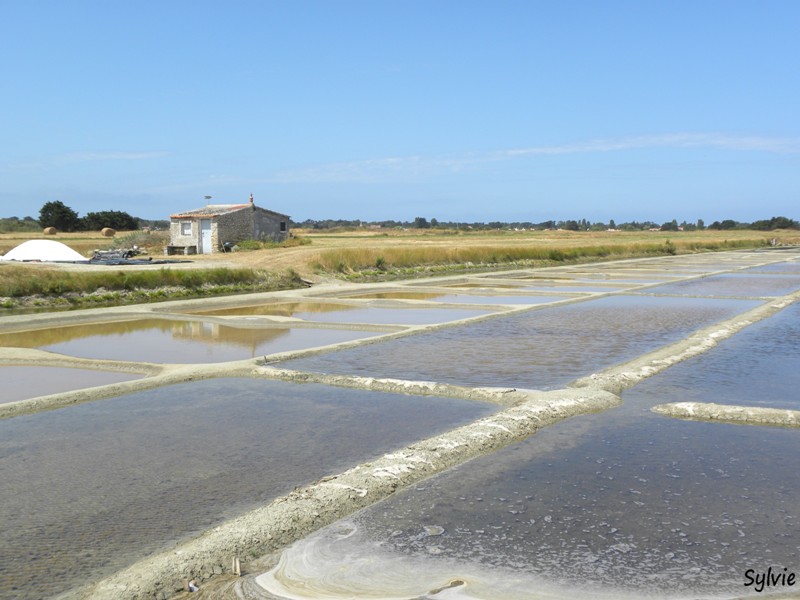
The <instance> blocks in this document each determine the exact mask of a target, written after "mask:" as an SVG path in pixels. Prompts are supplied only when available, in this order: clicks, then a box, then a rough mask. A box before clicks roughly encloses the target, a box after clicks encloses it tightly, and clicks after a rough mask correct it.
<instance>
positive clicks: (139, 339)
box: [0, 319, 378, 363]
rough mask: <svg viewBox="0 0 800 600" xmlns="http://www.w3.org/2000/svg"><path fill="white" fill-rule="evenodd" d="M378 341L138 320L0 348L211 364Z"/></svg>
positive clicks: (2, 338) (16, 337) (342, 334)
mask: <svg viewBox="0 0 800 600" xmlns="http://www.w3.org/2000/svg"><path fill="white" fill-rule="evenodd" d="M374 335H378V334H376V333H374V332H366V331H355V330H347V329H302V328H256V327H252V328H245V327H229V326H226V325H220V324H218V323H209V322H204V321H182V320H170V319H138V320H135V321H124V322H117V323H95V324H91V325H73V326H69V327H54V328H52V329H42V330H36V331H25V332H21V333H13V334H3V335H0V345H2V346H15V347H23V348H39V349H41V350H49V351H50V352H57V353H59V354H67V355H70V356H79V357H83V358H103V359H111V360H126V361H142V362H155V363H210V362H224V361H230V360H242V359H245V358H253V357H256V356H263V355H265V354H272V353H275V352H286V351H290V350H302V349H305V348H313V347H315V346H325V345H327V344H335V343H338V342H347V341H351V340H357V339H361V338H365V337H370V336H374Z"/></svg>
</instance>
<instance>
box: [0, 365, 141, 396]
mask: <svg viewBox="0 0 800 600" xmlns="http://www.w3.org/2000/svg"><path fill="white" fill-rule="evenodd" d="M141 377H144V375H141V374H138V373H116V372H113V371H95V370H92V369H62V368H59V367H18V366H4V365H0V380H2V381H3V385H2V388H1V389H0V404H2V403H5V402H15V401H17V400H25V399H27V398H35V397H37V396H45V395H47V394H56V393H58V392H69V391H71V390H79V389H82V388H87V387H94V386H98V385H106V384H109V383H119V382H120V381H131V380H133V379H139V378H141Z"/></svg>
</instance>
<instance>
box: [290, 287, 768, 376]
mask: <svg viewBox="0 0 800 600" xmlns="http://www.w3.org/2000/svg"><path fill="white" fill-rule="evenodd" d="M757 305H758V303H757V302H753V301H743V300H717V299H698V298H661V297H646V296H611V297H604V298H598V299H595V300H588V301H585V302H578V303H575V304H571V305H567V306H558V307H551V308H545V309H541V310H535V311H529V312H525V313H522V314H515V315H511V316H502V317H497V318H493V319H489V320H486V321H482V322H480V323H472V324H465V325H459V326H453V327H448V328H445V329H440V330H438V331H434V332H430V333H422V334H418V335H414V336H410V337H404V338H399V339H393V340H387V341H385V342H380V343H376V344H369V345H367V346H363V347H361V348H351V349H346V350H341V351H338V352H335V353H333V354H328V355H319V356H313V357H309V358H303V359H298V360H293V361H287V362H286V363H284V364H285V365H286V366H287V367H288V368H291V369H299V370H308V371H318V372H326V373H337V374H355V375H365V376H375V377H395V378H399V379H414V380H424V381H438V382H442V383H453V384H459V385H471V386H500V387H523V388H533V389H553V388H557V387H562V386H564V385H565V384H567V383H568V382H570V381H572V380H574V379H577V378H578V377H582V376H586V375H590V374H591V373H593V372H596V371H598V370H601V369H604V368H607V367H611V366H613V365H615V364H617V363H620V362H624V361H626V360H630V359H632V358H634V357H636V356H638V355H640V354H642V353H644V352H647V351H651V350H654V349H656V348H658V347H660V346H663V345H666V344H668V343H670V342H674V341H676V340H678V339H681V338H683V337H685V336H686V335H688V334H689V333H691V332H692V331H694V330H696V329H699V328H701V327H703V326H706V325H710V324H712V323H714V322H716V321H719V320H722V319H726V318H729V317H732V316H733V315H735V314H737V313H740V312H744V311H746V310H748V309H750V308H753V307H754V306H757Z"/></svg>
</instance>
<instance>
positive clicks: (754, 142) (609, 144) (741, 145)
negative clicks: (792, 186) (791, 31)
mask: <svg viewBox="0 0 800 600" xmlns="http://www.w3.org/2000/svg"><path fill="white" fill-rule="evenodd" d="M650 148H708V149H717V150H731V151H749V152H769V153H779V154H794V153H800V138H773V137H760V136H736V135H726V134H720V133H671V134H661V135H649V136H632V137H623V138H606V139H596V140H587V141H581V142H575V143H569V144H553V145H546V146H531V147H527V148H513V149H509V150H500V151H497V152H492V153H489V154H481V155H466V156H461V157H431V158H425V157H421V156H406V157H390V158H379V159H370V160H363V161H353V162H342V163H330V164H323V165H317V166H311V167H308V168H304V169H295V170H289V171H282V172H279V173H274V174H273V175H272V176H270V177H268V178H267V179H266V180H265V183H345V182H360V183H382V182H387V181H400V180H407V179H413V178H419V177H424V176H429V175H435V174H439V173H442V172H449V173H454V172H458V171H463V170H467V169H470V168H474V167H476V166H480V165H483V164H488V163H497V162H504V161H510V160H515V159H520V158H525V157H534V156H548V155H550V156H553V155H566V154H595V153H605V152H620V151H625V150H644V149H650Z"/></svg>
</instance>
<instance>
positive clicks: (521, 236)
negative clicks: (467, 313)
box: [201, 230, 800, 276]
mask: <svg viewBox="0 0 800 600" xmlns="http://www.w3.org/2000/svg"><path fill="white" fill-rule="evenodd" d="M295 233H297V234H298V235H302V236H304V237H307V238H308V239H310V240H311V244H309V245H306V246H301V247H296V248H273V249H269V250H259V251H254V252H247V253H241V254H224V255H211V256H208V257H203V259H201V260H212V261H229V262H234V263H235V264H238V265H241V266H251V267H257V268H269V269H282V268H292V269H295V270H296V271H297V272H299V273H301V274H302V275H305V276H310V275H312V274H314V273H315V272H319V270H320V268H321V269H322V270H323V271H327V272H348V271H356V270H361V269H367V268H372V267H376V266H377V265H376V263H378V262H379V261H378V259H379V258H382V259H383V260H382V263H383V264H384V265H385V266H386V267H409V266H414V265H416V266H425V265H443V264H454V263H463V262H472V263H482V264H502V263H504V262H508V261H509V260H510V261H536V260H541V261H548V260H553V259H554V260H570V259H576V260H577V259H596V258H602V257H608V258H616V257H623V256H643V255H647V254H656V253H661V254H663V253H664V249H665V248H666V244H667V241H669V242H670V244H673V245H674V246H675V251H676V252H678V253H684V252H698V251H704V250H709V249H725V248H728V249H730V248H736V247H757V246H761V245H766V244H768V243H769V240H772V239H776V240H777V241H778V243H781V244H798V243H800V232H798V231H763V232H762V231H747V230H742V231H739V230H736V231H696V232H690V231H687V232H651V231H643V232H638V231H637V232H623V231H617V232H573V231H525V232H514V231H489V232H483V231H481V232H462V233H459V234H453V233H452V232H449V231H446V232H442V231H437V230H425V231H423V232H420V231H415V230H408V231H402V230H399V231H398V230H391V231H386V232H380V231H378V232H376V231H375V230H365V231H355V232H341V233H329V232H323V233H319V232H315V231H297V230H295ZM559 253H560V254H559Z"/></svg>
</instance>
